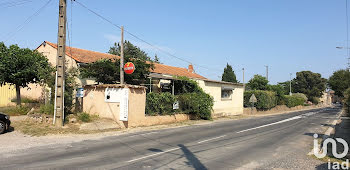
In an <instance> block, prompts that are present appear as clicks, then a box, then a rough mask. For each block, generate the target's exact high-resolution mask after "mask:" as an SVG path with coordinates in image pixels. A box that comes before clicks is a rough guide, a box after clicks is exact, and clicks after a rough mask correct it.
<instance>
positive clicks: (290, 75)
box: [289, 73, 292, 96]
mask: <svg viewBox="0 0 350 170" xmlns="http://www.w3.org/2000/svg"><path fill="white" fill-rule="evenodd" d="M291 95H292V73H289V96H291Z"/></svg>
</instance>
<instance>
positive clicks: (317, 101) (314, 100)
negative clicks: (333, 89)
mask: <svg viewBox="0 0 350 170" xmlns="http://www.w3.org/2000/svg"><path fill="white" fill-rule="evenodd" d="M310 101H311V102H312V103H313V104H318V103H319V102H320V98H318V97H312V98H311V100H310Z"/></svg>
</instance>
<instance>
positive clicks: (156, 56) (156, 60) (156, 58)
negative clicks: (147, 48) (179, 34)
mask: <svg viewBox="0 0 350 170" xmlns="http://www.w3.org/2000/svg"><path fill="white" fill-rule="evenodd" d="M154 62H155V63H158V64H160V61H159V58H158V55H157V54H156V55H155V56H154Z"/></svg>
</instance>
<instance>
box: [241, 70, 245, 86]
mask: <svg viewBox="0 0 350 170" xmlns="http://www.w3.org/2000/svg"><path fill="white" fill-rule="evenodd" d="M242 72H243V90H245V82H244V68H242Z"/></svg>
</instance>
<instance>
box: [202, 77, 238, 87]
mask: <svg viewBox="0 0 350 170" xmlns="http://www.w3.org/2000/svg"><path fill="white" fill-rule="evenodd" d="M203 81H206V82H213V83H219V84H229V85H236V86H243V84H242V83H232V82H227V81H217V80H209V79H204V80H203Z"/></svg>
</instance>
